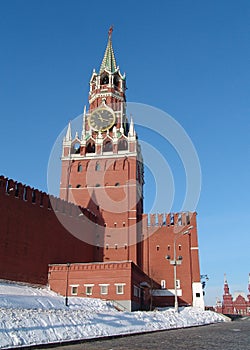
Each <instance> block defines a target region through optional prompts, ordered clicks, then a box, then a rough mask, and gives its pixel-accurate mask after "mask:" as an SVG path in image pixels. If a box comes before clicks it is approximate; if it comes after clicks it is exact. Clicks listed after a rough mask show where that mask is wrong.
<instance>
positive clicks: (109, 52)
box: [100, 26, 117, 73]
mask: <svg viewBox="0 0 250 350" xmlns="http://www.w3.org/2000/svg"><path fill="white" fill-rule="evenodd" d="M112 33H113V26H111V27H110V28H109V31H108V44H107V47H106V50H105V53H104V57H103V60H102V64H101V67H100V73H102V72H103V71H104V70H106V71H108V72H110V73H114V72H115V71H116V69H117V65H116V60H115V54H114V50H113V47H112Z"/></svg>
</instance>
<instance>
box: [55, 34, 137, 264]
mask: <svg viewBox="0 0 250 350" xmlns="http://www.w3.org/2000/svg"><path fill="white" fill-rule="evenodd" d="M125 90H126V78H125V74H124V75H122V74H121V72H120V69H119V66H117V64H116V60H115V55H114V51H113V47H112V28H110V30H109V34H108V43H107V47H106V50H105V54H104V57H103V60H102V63H101V67H100V70H99V72H96V71H95V70H94V71H93V73H92V76H91V79H90V91H89V109H88V111H87V110H86V107H85V108H84V113H83V126H82V132H81V135H80V136H78V134H77V133H76V135H75V137H74V138H72V135H71V125H70V124H69V126H68V130H67V133H66V136H65V138H64V141H63V154H62V175H61V184H60V197H61V198H62V199H65V200H66V201H70V202H73V203H76V204H78V205H81V206H83V207H86V208H88V209H89V210H91V211H92V212H94V213H95V214H97V215H98V216H99V222H100V224H101V225H102V226H103V227H105V229H104V230H103V232H104V233H103V234H101V235H100V234H99V233H98V234H97V237H96V240H95V244H96V246H97V250H98V249H99V246H100V247H103V249H102V253H100V250H99V252H97V254H96V260H99V261H102V260H103V261H115V260H133V261H134V262H135V263H136V264H138V265H141V262H140V259H139V257H141V256H142V254H140V247H141V246H140V245H139V244H137V241H138V237H139V235H141V225H140V222H141V218H142V212H143V202H142V198H143V196H142V193H143V162H142V155H141V150H140V145H139V143H138V140H137V136H136V133H135V130H134V123H133V120H132V119H131V121H130V125H129V123H128V118H127V116H126V96H125Z"/></svg>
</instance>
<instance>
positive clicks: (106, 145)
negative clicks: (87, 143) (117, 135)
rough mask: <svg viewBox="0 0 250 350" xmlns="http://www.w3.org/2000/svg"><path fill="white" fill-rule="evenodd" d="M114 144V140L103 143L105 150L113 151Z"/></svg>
mask: <svg viewBox="0 0 250 350" xmlns="http://www.w3.org/2000/svg"><path fill="white" fill-rule="evenodd" d="M112 151H113V144H112V141H110V140H108V141H106V142H105V143H104V144H103V152H112Z"/></svg>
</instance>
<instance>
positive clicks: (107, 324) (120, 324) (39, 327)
mask: <svg viewBox="0 0 250 350" xmlns="http://www.w3.org/2000/svg"><path fill="white" fill-rule="evenodd" d="M222 321H225V318H224V317H223V316H221V315H219V314H216V313H214V312H211V311H201V310H199V309H194V308H190V307H188V308H183V309H182V310H181V311H180V312H179V313H176V312H174V310H173V309H167V310H162V311H152V312H142V311H138V312H119V311H117V310H116V309H115V308H114V307H113V306H112V305H111V304H110V303H108V302H105V301H102V300H100V299H90V298H75V297H71V298H69V307H67V306H65V298H64V297H61V296H58V295H57V294H56V293H54V292H52V291H50V290H49V289H47V288H35V287H30V286H27V285H22V284H14V283H9V282H0V348H1V349H3V348H12V347H19V346H20V347H21V346H27V345H36V344H42V343H53V342H60V341H69V340H76V339H90V338H97V337H104V336H110V335H119V334H130V333H138V332H146V331H154V330H162V329H172V328H179V327H190V326H197V325H203V324H209V323H214V322H222Z"/></svg>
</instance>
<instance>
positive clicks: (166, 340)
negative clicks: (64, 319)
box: [56, 318, 250, 350]
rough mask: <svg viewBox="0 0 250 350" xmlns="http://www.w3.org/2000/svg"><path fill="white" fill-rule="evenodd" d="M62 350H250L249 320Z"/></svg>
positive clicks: (103, 341) (102, 341)
mask: <svg viewBox="0 0 250 350" xmlns="http://www.w3.org/2000/svg"><path fill="white" fill-rule="evenodd" d="M56 349H62V350H127V349H131V350H147V349H157V350H177V349H178V350H179V349H185V350H191V349H192V350H214V349H220V350H250V318H248V319H247V320H239V321H233V322H226V323H224V322H223V323H217V324H212V325H208V326H202V327H193V328H184V329H179V330H169V331H163V332H154V333H149V334H144V335H135V336H131V337H123V338H115V339H108V340H101V341H93V342H86V343H81V344H75V345H67V346H61V347H57V348H56Z"/></svg>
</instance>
